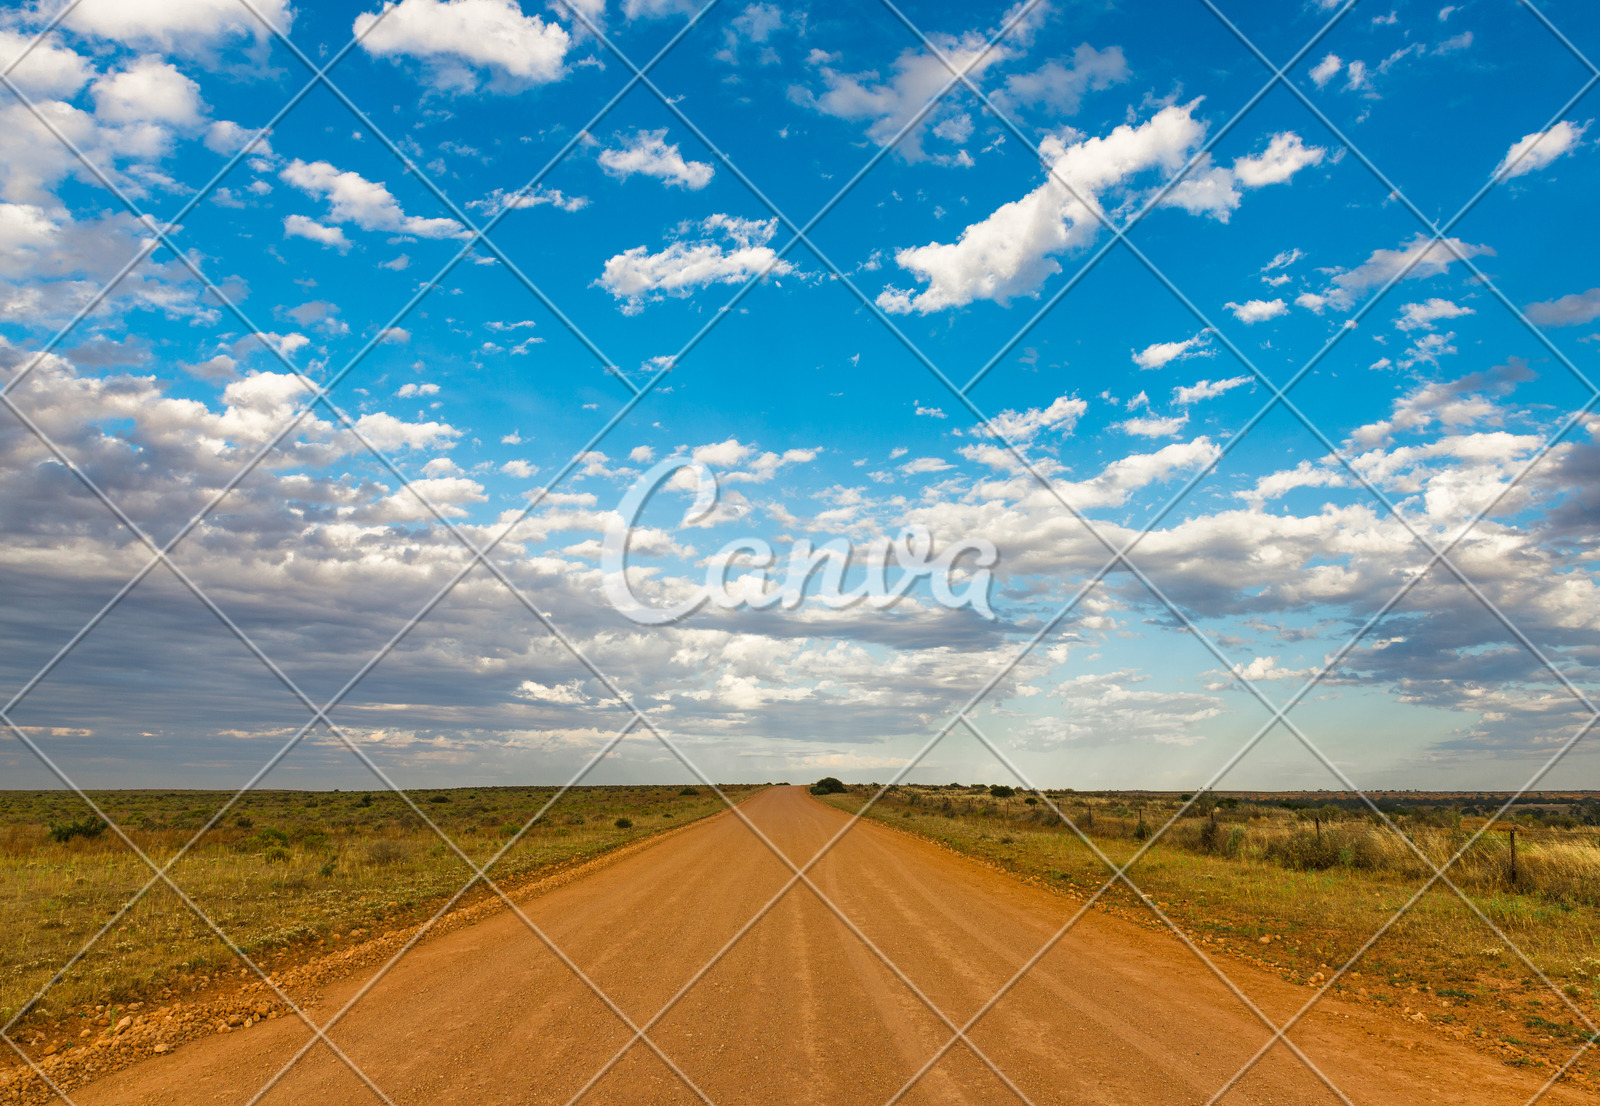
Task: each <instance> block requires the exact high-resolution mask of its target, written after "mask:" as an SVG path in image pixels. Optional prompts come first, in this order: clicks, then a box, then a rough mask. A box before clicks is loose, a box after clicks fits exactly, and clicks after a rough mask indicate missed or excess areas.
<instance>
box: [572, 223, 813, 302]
mask: <svg viewBox="0 0 1600 1106" xmlns="http://www.w3.org/2000/svg"><path fill="white" fill-rule="evenodd" d="M696 225H697V226H698V228H699V229H700V230H701V231H702V232H703V234H704V235H705V237H702V238H698V239H695V240H692V241H678V242H673V243H672V244H671V245H669V246H668V247H667V248H666V249H664V250H662V251H661V252H660V253H650V252H649V247H647V246H635V247H633V248H632V249H631V250H626V251H624V252H623V253H619V254H617V255H616V256H615V257H612V258H610V259H608V260H607V261H606V264H605V269H604V271H602V272H601V274H600V276H599V278H598V279H597V280H596V281H595V283H596V284H597V285H599V286H600V287H601V288H604V289H605V290H606V291H607V292H610V293H611V294H612V295H613V296H615V297H616V298H617V299H619V300H623V301H624V303H623V312H624V313H625V314H634V313H636V312H638V311H640V310H642V309H643V307H644V304H645V303H647V302H649V301H651V300H654V299H659V298H660V294H662V293H665V294H667V295H676V296H686V295H688V294H689V293H690V292H692V291H693V290H694V289H696V288H704V287H706V286H707V285H711V284H738V283H740V282H742V281H745V280H748V279H750V278H751V277H752V276H755V275H756V274H757V273H762V272H766V273H770V274H772V275H776V276H783V275H784V274H785V273H788V272H790V271H792V270H793V269H794V266H793V265H791V264H790V263H789V262H787V261H783V260H781V259H778V255H777V251H775V250H773V249H772V248H771V247H770V246H768V245H767V242H769V241H770V240H771V239H772V235H773V233H774V232H775V231H776V230H777V226H778V221H777V219H775V218H774V219H768V220H766V221H765V222H763V221H761V220H759V219H740V218H738V217H737V216H734V215H713V216H711V217H710V218H708V219H706V220H704V221H702V222H701V223H699V224H696ZM713 235H716V236H719V237H720V238H722V239H724V240H725V242H724V241H717V240H716V239H714V238H713V237H712V236H713Z"/></svg>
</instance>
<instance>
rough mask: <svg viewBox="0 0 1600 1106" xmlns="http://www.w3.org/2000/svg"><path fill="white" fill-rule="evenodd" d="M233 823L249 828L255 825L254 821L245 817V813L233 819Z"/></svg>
mask: <svg viewBox="0 0 1600 1106" xmlns="http://www.w3.org/2000/svg"><path fill="white" fill-rule="evenodd" d="M233 824H234V825H236V826H238V827H239V828H240V829H249V828H250V827H251V826H253V825H255V823H254V822H252V821H251V820H250V819H249V818H247V817H245V816H244V815H243V814H241V815H239V816H238V817H237V818H235V819H234V820H233Z"/></svg>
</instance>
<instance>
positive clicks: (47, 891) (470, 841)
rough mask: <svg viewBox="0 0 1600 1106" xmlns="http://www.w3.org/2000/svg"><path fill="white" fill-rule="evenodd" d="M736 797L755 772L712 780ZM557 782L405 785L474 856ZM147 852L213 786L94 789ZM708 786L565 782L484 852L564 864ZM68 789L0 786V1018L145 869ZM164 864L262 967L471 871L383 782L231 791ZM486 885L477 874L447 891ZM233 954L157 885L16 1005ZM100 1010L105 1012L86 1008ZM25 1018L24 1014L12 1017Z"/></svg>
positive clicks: (376, 920) (709, 805) (131, 993)
mask: <svg viewBox="0 0 1600 1106" xmlns="http://www.w3.org/2000/svg"><path fill="white" fill-rule="evenodd" d="M726 790H727V793H728V795H729V797H730V798H732V799H734V800H735V801H737V800H739V799H741V798H743V797H745V796H747V795H748V794H750V793H751V791H752V790H754V788H752V787H748V786H741V787H729V788H727V789H726ZM554 793H555V789H554V788H538V787H484V788H467V789H460V790H449V791H422V792H414V793H413V798H414V799H415V801H416V802H417V803H418V804H419V806H420V807H421V809H422V810H424V811H425V812H426V813H427V815H428V817H429V819H431V820H432V821H433V822H435V823H436V824H437V825H438V826H439V827H440V829H442V830H444V832H445V833H447V834H448V835H449V836H450V837H451V839H452V840H454V841H455V842H456V844H457V845H459V846H460V848H461V849H462V851H463V852H465V853H466V854H467V855H468V856H470V857H472V858H473V859H474V860H475V861H476V862H477V863H480V864H481V863H484V862H486V861H488V859H489V858H490V857H491V856H493V854H494V853H495V851H496V850H497V849H499V848H501V847H502V846H503V845H504V844H505V843H506V842H507V841H508V840H509V839H510V838H511V837H512V836H513V835H514V834H515V833H516V831H517V830H518V829H519V828H520V827H521V826H522V825H523V824H524V823H526V822H527V820H528V819H529V818H531V817H532V816H533V815H534V813H535V812H536V811H537V810H538V809H539V808H540V807H541V806H543V805H544V804H545V803H546V802H547V801H549V799H550V797H551V796H552V795H553V794H554ZM93 798H94V799H95V801H96V802H97V803H98V804H100V806H101V808H102V809H103V810H105V811H106V813H107V815H108V816H110V817H111V818H112V819H113V820H115V821H116V823H117V824H118V825H119V826H121V827H123V828H124V829H125V830H126V832H127V833H128V835H129V837H130V838H131V839H132V840H133V841H134V843H135V844H137V845H138V846H139V848H141V849H142V850H144V851H145V852H146V853H147V854H148V855H149V856H150V857H151V858H152V859H153V860H155V861H156V862H157V863H164V862H165V861H166V860H167V859H168V858H170V857H171V856H173V855H174V854H175V853H177V852H178V850H179V849H181V848H182V847H183V846H184V845H185V844H186V843H187V842H189V840H190V839H191V838H192V837H193V836H194V835H195V833H196V832H197V831H198V830H199V829H200V828H201V827H202V826H203V825H205V823H206V822H207V820H208V819H210V818H211V816H212V815H213V814H214V813H215V812H216V811H217V810H218V809H219V808H220V807H221V805H222V804H223V803H224V802H225V801H226V799H227V798H228V795H226V794H224V793H220V792H202V791H116V792H102V793H95V794H94V795H93ZM721 809H724V806H723V803H722V801H721V800H720V799H718V798H717V797H716V795H715V794H713V793H712V792H711V791H710V790H709V789H708V788H704V787H701V788H684V787H680V786H676V785H675V786H670V787H666V786H663V787H584V788H575V789H573V790H572V791H570V792H568V793H567V794H566V795H564V796H562V798H561V799H560V800H559V801H558V802H557V803H556V804H555V805H554V806H552V807H551V808H550V810H549V812H548V813H547V814H545V816H544V817H543V818H542V819H541V820H540V821H539V822H538V823H537V824H536V825H535V827H534V828H533V829H532V830H531V831H529V832H528V833H527V834H526V835H525V836H524V837H523V838H522V839H521V840H520V841H518V842H517V843H516V845H515V846H513V847H512V849H511V850H510V851H509V852H507V853H506V855H505V856H504V857H502V858H501V859H500V861H499V862H498V863H497V864H496V865H495V867H494V868H493V869H491V872H490V874H491V875H492V876H493V877H494V878H495V879H496V881H497V882H499V883H501V884H502V886H507V885H509V886H516V885H518V884H519V883H520V882H525V881H527V880H529V879H531V878H533V877H535V876H537V875H539V874H541V873H545V872H549V871H551V870H552V869H556V868H559V867H561V866H564V865H569V864H573V863H579V862H582V861H584V860H587V859H591V858H594V857H597V856H599V855H601V854H603V853H606V852H608V851H611V850H613V849H616V848H618V847H620V846H623V845H626V844H628V843H629V842H632V841H636V840H638V839H640V838H643V837H647V836H649V835H651V834H655V833H660V832H661V831H663V830H667V829H671V828H673V827H675V826H680V825H684V824H686V823H688V822H692V821H694V820H695V819H698V818H702V817H705V816H707V815H710V814H714V813H716V812H717V811H719V810H721ZM86 814H87V811H86V808H84V807H83V805H82V804H81V803H80V802H79V801H78V800H77V799H76V798H75V797H73V796H72V795H70V794H66V793H63V792H58V791H46V792H37V791H35V792H23V791H12V792H0V1023H4V1022H7V1021H10V1020H11V1019H12V1017H13V1016H14V1015H15V1014H16V1013H17V1011H18V1010H19V1009H21V1008H22V1006H23V1004H25V1003H27V1002H28V1001H29V1000H30V999H31V998H32V997H33V996H34V994H35V993H36V992H37V991H38V990H39V988H40V987H42V986H43V985H44V984H45V983H46V982H48V981H49V979H50V978H51V976H52V975H54V973H55V972H56V971H57V970H58V969H59V968H60V967H61V966H62V965H63V964H65V963H66V962H67V961H68V959H69V958H70V957H71V956H72V955H73V954H74V953H75V952H77V951H78V950H79V949H80V948H81V947H83V945H84V944H85V943H86V942H87V941H88V940H89V939H90V938H91V937H92V936H93V935H94V934H95V932H96V931H98V930H99V929H100V928H101V927H102V926H104V925H105V924H106V922H107V921H108V920H110V919H111V918H112V917H113V916H114V915H115V914H116V912H117V911H118V909H119V908H121V907H122V905H123V904H124V903H126V902H127V901H128V900H129V898H130V897H131V896H132V895H133V894H134V893H135V892H136V891H137V890H138V889H139V887H140V886H142V885H143V884H144V883H145V882H146V881H147V880H149V878H150V876H151V874H152V873H151V870H150V868H149V867H148V866H146V865H145V864H144V863H143V862H141V861H140V860H139V859H138V857H137V856H135V855H134V854H133V853H132V852H131V851H130V850H129V849H128V847H127V846H126V845H125V844H124V843H123V842H122V841H121V840H120V839H119V838H118V837H117V836H116V834H114V833H112V832H110V831H109V830H107V829H106V828H105V824H104V823H103V822H99V821H98V820H97V819H95V818H94V817H93V816H92V815H88V816H87V817H86ZM170 874H171V876H172V878H173V880H174V882H176V883H177V884H178V886H179V887H181V888H183V890H184V891H185V892H186V893H187V894H188V895H189V896H190V897H191V898H192V900H193V901H194V903H195V904H196V905H198V906H199V907H200V908H201V909H203V910H204V911H205V912H206V913H207V914H208V915H209V916H210V917H211V918H212V920H213V921H215V922H216V923H217V925H218V926H219V927H220V928H221V929H222V930H223V931H224V932H225V933H227V935H228V937H229V938H230V939H231V940H232V941H234V942H236V943H237V944H238V945H239V947H240V948H242V949H244V950H245V951H246V952H247V953H248V954H249V955H250V956H251V957H252V958H254V959H255V960H257V962H259V963H261V964H262V965H263V966H264V967H266V968H267V969H269V970H272V971H274V972H277V971H280V970H282V969H283V968H285V967H287V966H290V965H293V964H296V963H304V962H306V961H308V960H312V959H315V958H317V957H319V956H326V955H328V954H329V953H331V952H332V951H334V950H336V949H338V948H340V947H341V946H345V947H347V946H348V945H349V944H350V942H352V941H356V940H359V939H361V938H362V937H363V936H365V935H367V934H370V933H372V932H373V931H374V930H377V929H385V930H393V929H396V928H403V927H406V926H410V925H415V924H416V923H418V922H420V921H422V920H423V919H425V918H426V917H428V916H429V915H430V914H431V913H432V912H433V911H434V910H435V909H437V908H438V906H439V905H441V904H442V903H444V902H445V901H446V900H447V899H448V898H449V897H450V896H451V895H452V894H454V893H455V892H456V891H457V890H458V889H459V888H460V887H461V886H462V884H464V883H465V882H466V881H467V879H468V878H469V876H470V875H471V872H470V870H469V869H468V867H467V866H466V864H464V863H463V862H462V860H461V859H460V857H458V856H457V855H455V853H454V852H452V851H451V850H450V849H449V847H448V846H446V845H445V844H444V842H442V841H441V840H440V839H439V837H438V836H437V835H436V834H435V833H434V832H433V831H432V830H431V829H429V828H428V826H427V825H425V824H424V823H423V822H422V821H421V820H420V819H419V818H418V817H417V816H416V815H415V814H413V813H412V812H411V811H410V810H409V809H408V808H407V807H406V806H405V805H404V804H403V803H402V802H401V800H400V799H399V798H397V797H396V796H393V795H390V794H387V793H383V792H372V793H365V792H354V793H351V792H344V793H341V792H287V791H277V792H258V793H251V794H248V795H246V796H245V797H244V798H243V799H241V800H240V802H239V803H237V804H236V805H235V806H234V807H233V808H231V809H230V810H229V812H228V813H227V815H226V816H225V817H224V818H223V820H222V821H221V822H220V823H219V824H218V825H217V826H215V827H213V828H212V829H211V830H210V831H209V832H208V833H206V835H205V836H204V838H203V839H202V840H200V841H199V842H198V843H196V844H195V845H194V847H193V848H191V849H190V850H189V851H188V852H187V853H186V854H184V856H183V857H182V858H181V859H179V860H178V862H177V863H176V864H175V865H173V867H172V869H171V873H170ZM487 894H488V892H487V891H485V890H483V889H482V887H481V885H480V886H479V887H477V888H474V889H473V891H472V892H471V893H470V894H469V895H468V896H466V898H464V899H463V900H462V903H461V904H460V905H461V906H462V907H467V906H470V905H471V904H474V903H476V902H478V901H480V900H482V899H483V898H484V897H485V896H486V895H487ZM242 967H243V965H242V964H241V962H240V961H239V959H238V957H237V956H236V954H235V953H234V952H233V951H232V950H231V949H230V948H228V946H227V945H226V944H225V943H223V942H222V941H221V940H220V939H218V938H217V937H216V935H215V934H213V933H212V932H211V931H210V930H209V929H207V928H206V927H205V926H204V924H203V923H202V922H201V921H200V920H199V919H198V918H197V917H196V916H195V914H194V912H193V911H192V910H191V909H190V908H189V907H188V906H186V905H185V904H184V903H183V902H182V901H181V900H180V899H179V898H178V897H177V896H176V895H175V894H174V893H173V892H172V891H171V890H170V889H168V888H166V887H164V886H161V885H157V886H156V887H153V888H152V889H151V890H150V891H149V892H148V893H147V894H146V895H145V897H144V898H143V899H142V900H141V901H140V902H139V903H138V905H136V906H135V907H134V908H133V909H132V910H131V911H129V912H128V913H127V914H125V915H124V916H123V917H122V918H121V919H120V920H119V921H118V922H117V923H116V925H114V926H113V927H112V929H111V930H110V931H108V932H107V933H105V934H104V935H103V936H102V937H101V938H100V939H99V940H98V942H96V944H95V946H94V948H93V950H92V951H91V952H90V953H89V955H88V956H86V957H85V958H84V959H83V960H81V961H79V963H78V964H76V965H75V966H74V967H73V968H72V969H71V970H70V971H69V972H68V974H67V975H66V976H65V977H64V978H63V979H62V980H61V981H60V982H59V983H57V984H56V985H55V986H54V987H53V988H51V989H50V990H49V991H48V992H47V993H46V994H45V996H44V997H43V999H42V1000H41V1001H40V1002H39V1003H37V1004H36V1005H35V1006H33V1007H31V1008H30V1009H29V1011H28V1017H27V1019H26V1022H25V1026H26V1025H30V1024H31V1025H36V1026H39V1027H40V1029H39V1030H38V1032H40V1033H44V1034H47V1035H51V1036H53V1035H54V1034H53V1032H52V1027H56V1028H59V1026H60V1025H62V1024H63V1022H62V1019H68V1018H70V1019H82V1018H85V1017H92V1016H93V1015H91V1011H93V1008H94V1007H96V1006H98V1007H102V1008H103V1010H114V1009H121V1008H123V1007H125V1006H128V1005H129V1004H131V1003H134V1002H141V1001H142V1002H145V1003H150V1002H165V1001H169V1000H175V999H181V998H183V997H184V996H185V995H192V994H196V993H198V992H202V991H205V990H206V989H207V988H212V987H214V986H215V985H217V984H218V983H220V982H221V980H222V979H223V978H224V977H226V978H228V979H229V980H237V978H238V977H239V976H240V974H241V969H242ZM102 1013H103V1011H102ZM22 1032H23V1033H24V1034H25V1035H29V1036H31V1035H32V1031H29V1030H28V1029H26V1028H24V1029H23V1030H22Z"/></svg>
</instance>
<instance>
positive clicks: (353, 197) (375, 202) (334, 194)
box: [278, 158, 462, 244]
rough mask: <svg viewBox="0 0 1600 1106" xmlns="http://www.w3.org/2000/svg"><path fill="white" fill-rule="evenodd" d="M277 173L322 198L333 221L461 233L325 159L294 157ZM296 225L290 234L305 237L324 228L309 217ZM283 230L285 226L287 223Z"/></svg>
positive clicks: (423, 233)
mask: <svg viewBox="0 0 1600 1106" xmlns="http://www.w3.org/2000/svg"><path fill="white" fill-rule="evenodd" d="M278 176H280V177H281V178H282V179H283V180H284V181H286V182H288V183H289V184H292V185H294V186H295V187H296V188H298V189H300V190H301V191H302V192H304V193H305V194H306V195H308V196H313V197H315V198H317V199H320V200H326V201H327V202H328V218H329V219H330V220H331V221H332V222H335V223H354V224H355V225H356V226H358V227H360V228H361V229H362V230H380V231H389V232H390V233H394V234H411V235H415V236H417V237H418V238H452V237H455V236H457V235H459V234H461V233H462V230H461V224H459V223H457V222H456V221H455V220H454V219H427V218H423V217H422V216H418V215H407V214H406V213H405V212H404V211H402V210H401V209H400V203H399V201H398V200H396V199H395V198H394V196H393V195H392V194H391V193H390V192H389V190H388V189H387V188H385V187H384V186H383V184H382V182H380V181H370V180H367V179H366V178H365V177H363V176H362V175H361V174H360V173H355V172H351V171H349V170H345V171H340V170H339V169H336V168H334V167H333V166H332V165H330V164H328V163H327V162H326V161H312V162H305V161H301V160H300V159H299V158H295V160H293V161H291V162H290V163H289V164H288V165H287V166H285V167H284V168H283V170H282V171H280V172H279V174H278ZM290 218H291V219H294V218H297V217H296V216H290ZM308 224H310V225H309V226H308ZM297 226H298V227H299V228H300V229H299V230H295V231H291V232H290V233H296V234H299V233H304V236H305V237H308V238H312V237H315V236H316V235H317V234H319V233H325V232H326V230H327V229H328V228H326V227H323V228H322V229H321V230H320V231H319V230H317V229H315V227H316V224H312V221H311V220H309V219H306V220H303V222H301V223H299V224H297ZM285 229H286V230H287V229H288V228H287V226H286V227H285ZM318 240H319V241H320V240H321V239H318ZM328 244H332V243H328Z"/></svg>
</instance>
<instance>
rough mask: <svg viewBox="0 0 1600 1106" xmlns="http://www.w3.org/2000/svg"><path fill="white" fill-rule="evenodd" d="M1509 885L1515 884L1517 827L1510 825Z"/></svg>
mask: <svg viewBox="0 0 1600 1106" xmlns="http://www.w3.org/2000/svg"><path fill="white" fill-rule="evenodd" d="M1510 830H1511V886H1513V887H1515V886H1516V885H1517V827H1516V826H1511V827H1510Z"/></svg>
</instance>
